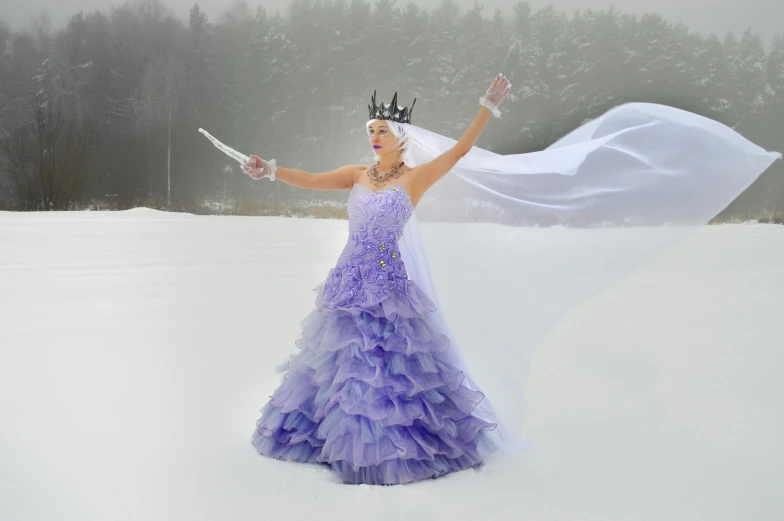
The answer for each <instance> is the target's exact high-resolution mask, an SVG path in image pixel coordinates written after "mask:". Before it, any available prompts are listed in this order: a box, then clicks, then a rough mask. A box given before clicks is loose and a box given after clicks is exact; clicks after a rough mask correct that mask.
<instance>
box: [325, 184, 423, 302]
mask: <svg viewBox="0 0 784 521" xmlns="http://www.w3.org/2000/svg"><path fill="white" fill-rule="evenodd" d="M413 211H414V204H413V202H412V201H411V197H409V195H408V193H407V192H406V191H405V190H404V189H403V187H402V186H400V185H398V184H394V185H392V186H389V187H387V188H385V189H383V190H375V191H374V190H371V189H370V188H368V187H366V186H365V185H361V184H359V183H356V184H354V186H353V187H352V188H351V193H350V194H349V198H348V228H349V236H348V241H347V242H346V245H345V247H344V248H343V251H342V252H341V254H340V257H338V261H337V265H336V266H335V267H334V268H333V269H331V270H330V272H329V275H328V276H327V279H326V281H325V282H324V283H323V284H322V285H321V286H319V287H318V288H316V291H317V292H318V293H319V296H318V298H317V299H316V303H317V305H318V306H319V307H321V308H342V309H351V310H354V311H357V310H360V309H361V310H363V311H369V312H371V313H374V314H377V313H384V314H386V313H387V312H395V313H397V314H401V315H403V316H407V315H411V316H416V315H421V314H422V313H423V312H424V310H425V309H426V308H431V307H432V302H430V300H429V299H428V298H427V297H426V296H425V295H424V293H423V292H422V291H421V290H419V288H414V291H413V292H412V284H413V283H412V282H411V281H410V280H409V278H408V274H407V273H406V268H405V265H404V263H403V259H402V258H401V255H400V248H399V244H398V243H399V240H400V238H401V237H402V235H403V229H404V228H405V226H406V223H407V222H408V219H409V218H410V217H411V214H412V213H413ZM392 293H400V294H402V295H405V296H406V297H408V301H410V303H411V304H412V309H395V310H384V309H382V307H383V306H379V304H381V303H382V302H384V301H386V300H387V299H388V297H390V295H391V294H392ZM390 302H397V306H396V307H400V306H399V304H400V299H392V300H391V301H390Z"/></svg>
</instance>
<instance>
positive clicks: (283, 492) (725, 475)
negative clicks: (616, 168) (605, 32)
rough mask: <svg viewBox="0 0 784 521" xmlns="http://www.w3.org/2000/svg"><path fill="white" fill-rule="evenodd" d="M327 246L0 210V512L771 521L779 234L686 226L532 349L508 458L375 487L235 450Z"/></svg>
mask: <svg viewBox="0 0 784 521" xmlns="http://www.w3.org/2000/svg"><path fill="white" fill-rule="evenodd" d="M559 233H564V232H563V231H561V232H559ZM568 233H571V234H580V233H585V232H583V231H575V230H571V231H568ZM346 235H347V228H346V222H345V221H332V220H312V219H284V218H276V217H209V216H193V215H182V214H166V213H161V212H155V211H151V210H146V209H137V210H131V211H127V212H116V213H103V212H73V213H35V214H15V213H3V212H0V295H2V297H1V298H0V520H2V521H33V520H40V521H70V520H74V521H92V520H95V521H99V520H100V521H114V520H129V521H130V520H133V521H140V520H144V521H157V520H161V521H164V520H165V521H169V520H171V521H175V520H187V521H202V520H205V521H206V520H210V521H213V520H230V521H234V520H236V521H244V520H249V521H250V520H253V521H261V520H269V521H273V520H284V519H307V520H313V521H321V520H333V519H334V520H341V521H345V520H349V519H363V520H364V519H374V520H400V519H405V520H420V519H422V520H434V519H437V520H442V519H443V520H463V519H465V520H483V519H493V520H525V521H529V520H530V521H540V520H570V521H571V520H575V521H593V520H624V521H627V520H634V521H638V520H639V521H643V520H667V521H676V520H695V521H697V520H700V521H702V520H711V521H720V520H727V521H739V520H744V521H746V520H748V521H775V520H781V519H784V494H783V493H782V490H784V443H782V439H784V421H783V420H782V399H784V379H783V378H782V376H781V374H782V370H783V369H782V368H784V226H775V225H759V224H745V225H740V224H739V225H721V226H711V227H705V228H703V229H702V230H701V231H700V232H699V233H697V234H696V235H694V236H692V237H691V238H690V239H688V240H687V241H685V242H684V243H681V244H679V245H678V246H677V247H675V248H674V249H672V250H670V251H668V252H667V253H666V254H665V255H663V256H661V257H659V258H657V259H656V260H655V261H653V262H651V263H650V264H648V265H646V266H644V267H643V268H641V269H639V270H637V271H635V272H634V273H633V274H632V275H630V276H629V277H628V278H626V279H624V280H623V281H621V282H620V283H618V284H615V285H614V286H612V287H610V288H609V289H608V290H606V291H604V292H602V293H601V294H599V295H597V296H596V297H595V298H593V299H591V300H590V301H588V302H586V303H585V304H583V305H581V306H579V307H577V308H575V309H574V310H572V311H571V312H570V313H569V314H568V315H567V316H566V317H565V319H564V320H563V321H562V322H561V323H560V324H559V325H558V327H557V328H556V329H555V330H553V331H552V332H551V333H550V334H549V335H548V336H547V338H546V339H545V340H544V341H543V342H541V343H540V344H539V346H538V347H537V349H536V352H535V354H534V357H533V361H532V365H531V373H530V380H529V382H528V387H527V397H528V411H529V413H528V414H529V417H528V427H529V439H530V441H531V444H532V445H531V448H529V449H528V450H526V451H523V452H521V453H518V454H516V455H514V456H512V457H507V458H505V459H492V460H490V461H489V462H488V464H487V465H485V466H484V467H482V468H481V469H479V470H476V471H474V470H471V471H464V472H459V473H455V474H452V475H449V476H446V477H444V478H441V479H438V480H433V481H428V482H423V483H416V484H412V485H405V486H398V487H374V486H366V485H361V486H348V485H342V484H340V483H339V482H338V481H337V479H336V476H335V475H334V473H332V472H331V471H330V470H329V469H327V468H322V467H316V466H307V465H300V464H294V463H287V462H281V461H277V460H271V459H267V458H263V457H262V456H259V455H258V454H256V452H255V450H254V448H253V447H252V445H251V444H250V436H251V433H252V431H253V429H254V426H255V421H256V419H257V417H258V411H259V409H260V408H261V406H262V405H263V404H264V402H265V401H266V399H267V397H268V396H269V395H270V394H271V392H272V390H273V389H274V388H275V387H276V385H277V383H278V380H279V375H277V374H276V373H275V366H276V365H277V364H279V363H280V362H281V361H283V360H285V359H286V358H287V356H288V355H289V354H290V353H292V352H294V351H295V349H296V348H295V346H294V340H295V339H296V337H297V336H298V334H299V330H298V325H299V321H300V319H301V318H302V317H304V316H305V314H306V313H307V312H308V311H309V310H310V309H311V308H312V305H313V299H314V296H315V294H314V293H313V291H312V288H313V287H315V286H316V284H318V283H319V282H320V281H321V280H323V278H324V277H325V276H326V273H327V271H328V269H329V268H331V267H332V266H333V265H334V262H335V260H336V258H337V255H338V253H339V252H340V250H341V249H342V247H343V244H344V243H345V240H346ZM545 238H546V234H543V233H541V230H540V231H539V232H538V233H536V234H532V235H531V237H530V241H531V248H532V250H533V251H536V248H537V244H536V241H540V240H544V239H545ZM575 239H577V238H576V237H575ZM464 262H466V263H469V262H470V260H469V259H465V261H464ZM467 266H468V265H467ZM468 272H471V271H470V270H468ZM471 273H472V272H471ZM473 276H479V275H473Z"/></svg>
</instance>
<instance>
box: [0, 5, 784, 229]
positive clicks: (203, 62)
mask: <svg viewBox="0 0 784 521" xmlns="http://www.w3.org/2000/svg"><path fill="white" fill-rule="evenodd" d="M499 72H503V73H504V74H505V75H506V76H507V77H509V78H510V80H511V82H512V84H513V88H512V92H511V93H510V94H509V96H508V97H507V99H506V101H505V102H504V107H503V108H504V109H505V110H504V117H502V118H501V119H499V120H495V119H493V120H492V121H491V124H490V125H488V127H487V129H486V130H485V132H484V133H483V135H482V136H481V138H480V140H479V142H478V143H477V145H478V146H481V147H483V148H487V149H490V150H493V151H495V152H498V153H502V154H508V153H521V152H528V151H534V150H540V149H543V148H545V147H547V146H548V145H549V144H550V143H552V142H553V141H555V140H557V139H558V138H560V137H561V136H563V135H565V134H566V133H568V132H569V131H570V130H572V129H573V128H575V127H576V126H578V125H579V124H581V123H582V122H585V121H587V120H589V119H591V118H594V117H596V116H598V115H600V114H601V113H603V112H604V111H606V110H608V109H609V108H611V107H613V106H615V105H618V104H620V103H624V102H628V101H645V102H655V103H665V104H668V105H672V106H675V107H678V108H682V109H685V110H689V111H692V112H695V113H698V114H702V115H705V116H708V117H710V118H713V119H716V120H718V121H720V122H722V123H724V124H726V125H729V126H731V127H732V128H734V129H736V130H737V131H739V132H740V133H741V134H743V135H745V136H746V137H748V138H749V139H751V140H752V141H754V142H755V143H757V144H759V145H760V146H763V147H764V148H767V149H769V150H779V151H784V33H782V34H781V35H779V36H777V37H775V38H774V39H773V41H772V42H770V43H769V44H768V45H767V46H766V45H765V44H764V43H763V41H762V40H761V38H760V37H759V36H758V35H757V34H756V33H754V32H753V31H752V30H750V29H749V30H746V31H744V32H743V33H742V34H735V33H732V32H729V33H726V34H723V35H716V34H708V35H703V34H697V33H694V32H692V31H690V30H689V28H688V27H687V26H685V25H683V24H680V23H678V24H675V23H671V22H669V21H667V20H665V19H664V18H662V17H661V16H658V15H656V14H644V15H641V16H636V15H631V14H626V13H623V12H620V11H618V10H616V9H614V8H610V9H607V10H600V11H594V10H584V11H578V12H576V13H574V14H573V15H567V14H566V13H564V12H561V11H558V10H557V9H556V8H554V7H553V6H548V7H545V8H542V9H539V10H533V9H532V8H531V7H530V5H529V4H528V3H527V2H525V1H519V2H518V3H517V4H516V5H515V6H514V10H513V14H512V15H511V16H507V17H504V16H503V15H502V13H501V11H500V10H496V11H495V12H494V13H493V14H492V15H490V16H486V15H485V13H483V8H482V6H481V5H480V4H478V3H477V4H475V6H474V7H473V8H472V9H470V10H465V11H464V12H463V11H461V9H459V8H458V7H457V5H456V4H455V2H454V0H443V1H442V3H441V4H440V5H439V6H438V7H436V8H434V9H432V10H431V11H427V10H424V9H421V8H420V7H418V6H417V5H416V4H414V3H408V4H406V5H405V6H402V7H399V6H397V5H395V0H375V1H374V2H373V3H372V4H371V3H370V2H368V1H367V0H292V1H291V2H290V4H289V5H288V7H287V9H286V12H285V13H284V14H281V13H279V12H275V13H269V12H267V10H265V9H264V8H262V7H257V8H255V9H252V8H251V7H250V6H249V4H248V3H246V2H245V1H243V0H238V1H236V2H235V3H234V4H233V5H231V7H230V8H228V9H227V10H226V11H224V12H223V13H222V14H221V15H220V16H219V17H218V18H217V19H216V20H210V19H208V17H207V16H206V14H205V13H204V12H203V11H202V10H201V8H200V7H199V5H198V4H194V6H193V8H192V9H191V10H190V16H189V19H188V20H180V19H178V18H177V16H175V15H174V14H173V12H172V11H171V10H170V9H169V8H168V7H167V6H166V5H165V3H163V2H161V1H160V0H134V1H129V2H127V3H125V4H122V5H120V6H118V7H115V8H113V9H111V10H108V11H94V12H89V13H84V12H79V13H76V14H74V16H73V17H72V18H71V19H70V21H69V22H68V23H67V24H66V25H65V26H64V27H61V28H57V29H54V28H52V27H51V24H49V23H48V22H47V21H46V18H45V17H41V18H39V19H37V20H36V21H35V23H32V24H31V25H30V27H28V28H26V29H20V30H13V29H11V28H10V27H9V26H8V25H7V24H5V23H2V22H0V208H5V209H18V210H42V209H52V210H61V209H71V208H83V207H84V206H85V204H86V203H87V202H88V201H102V202H105V203H110V204H112V205H113V207H116V208H129V207H133V206H137V205H144V206H151V207H158V208H171V209H176V208H194V207H195V206H194V205H196V204H197V203H198V202H200V201H235V202H237V201H239V202H241V203H242V204H244V205H245V208H246V209H247V208H255V209H256V211H258V209H259V208H263V207H265V206H267V207H272V206H275V205H278V206H275V207H276V208H277V207H279V205H280V204H281V202H285V201H293V200H294V199H296V198H299V199H298V200H301V199H302V198H303V197H309V198H311V199H314V200H316V199H323V198H330V197H340V196H339V195H335V194H327V193H318V192H313V193H307V194H303V193H301V192H302V191H300V190H298V189H296V188H293V187H290V186H287V185H285V184H283V183H259V182H254V181H252V180H250V179H249V178H248V177H247V176H243V175H242V174H241V173H240V172H239V169H238V165H237V164H236V163H234V164H232V163H231V161H230V160H228V159H227V158H226V157H223V156H222V155H221V154H220V153H219V152H217V151H216V150H215V149H214V148H213V147H212V146H211V145H210V144H209V142H208V141H206V140H205V139H204V137H203V136H202V135H201V134H199V133H198V132H197V130H198V128H200V127H203V128H205V129H206V130H208V131H209V132H210V133H212V134H213V135H215V136H216V137H218V138H219V139H221V140H222V141H224V142H225V143H227V144H229V145H230V146H233V147H235V148H237V149H239V150H242V151H245V152H246V153H248V152H255V153H258V154H259V155H261V156H262V157H265V158H267V159H271V158H275V159H277V162H278V164H282V165H284V166H287V167H291V168H301V169H304V170H308V171H312V172H320V171H326V170H331V169H333V168H335V167H336V166H338V165H340V164H344V163H356V162H362V161H367V162H370V161H372V152H371V151H370V149H369V147H368V144H367V139H366V136H365V132H364V123H365V121H366V120H367V105H368V104H369V103H370V96H371V95H372V93H373V91H374V90H377V91H378V96H377V97H378V98H380V99H381V100H384V101H387V102H388V100H390V99H391V97H392V94H393V93H394V92H397V93H398V101H399V103H400V104H401V105H410V103H411V101H413V99H414V98H417V99H418V101H417V105H416V107H415V109H414V112H413V115H412V122H414V123H415V124H417V125H419V126H423V127H426V128H429V129H432V130H434V131H436V132H439V133H442V134H444V135H448V136H451V137H453V138H455V139H457V138H459V136H460V135H461V134H462V132H463V130H464V129H465V128H466V127H467V126H468V124H469V123H470V122H471V120H472V119H473V117H474V116H475V115H476V112H477V111H478V109H479V105H478V103H477V100H478V98H479V96H480V95H482V94H483V93H484V91H485V90H486V88H487V86H488V85H489V82H490V81H491V80H492V78H493V77H494V76H495V75H496V74H497V73H499ZM781 163H782V162H781V161H780V162H777V163H776V164H775V165H774V166H773V167H772V168H771V169H770V170H769V171H768V172H767V173H765V174H764V175H763V176H761V178H760V179H759V180H758V181H757V182H756V183H755V184H754V185H752V186H751V187H750V188H749V189H748V190H747V191H746V192H745V193H744V194H742V195H741V196H740V197H739V198H738V199H737V200H736V201H735V202H733V204H732V205H731V206H730V207H729V208H728V209H727V210H726V211H725V212H724V214H725V215H738V214H748V215H764V214H770V213H772V212H784V167H782V165H781ZM251 203H253V205H255V206H253V205H251V206H247V205H249V204H251Z"/></svg>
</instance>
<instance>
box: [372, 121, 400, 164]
mask: <svg viewBox="0 0 784 521" xmlns="http://www.w3.org/2000/svg"><path fill="white" fill-rule="evenodd" d="M368 139H369V140H370V146H371V147H373V151H374V152H375V153H376V154H377V155H379V156H381V155H384V154H385V153H389V152H394V151H396V150H397V147H398V142H397V138H396V137H395V136H394V135H393V134H392V132H391V131H390V130H389V125H387V122H386V121H384V120H378V121H374V122H373V123H371V124H370V126H368Z"/></svg>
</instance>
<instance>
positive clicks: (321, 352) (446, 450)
mask: <svg viewBox="0 0 784 521" xmlns="http://www.w3.org/2000/svg"><path fill="white" fill-rule="evenodd" d="M413 211H414V206H413V203H412V201H411V199H410V198H409V196H408V194H407V193H406V192H405V190H404V189H403V188H402V187H401V186H400V185H397V184H396V185H392V186H390V187H388V188H386V189H384V190H378V191H372V190H370V189H369V188H367V187H366V186H364V185H361V184H355V185H354V187H353V188H352V189H351V193H350V195H349V199H348V216H349V239H348V242H347V244H346V246H345V248H344V249H343V252H342V253H341V255H340V257H339V258H338V262H337V265H336V266H335V267H334V268H332V269H331V270H330V271H329V274H328V275H327V278H326V280H325V281H324V282H322V283H321V284H320V285H319V286H317V287H316V288H315V290H314V291H316V293H317V296H316V306H315V309H314V310H313V311H312V312H310V313H309V314H308V315H307V316H306V317H305V318H304V319H303V320H302V322H301V327H302V336H301V338H299V339H298V340H297V341H296V345H297V347H298V348H299V349H300V351H299V352H297V353H296V354H295V355H292V357H291V359H290V361H289V364H288V371H287V372H286V374H285V377H284V380H283V382H282V383H281V384H280V386H279V387H278V388H277V389H276V390H275V392H274V393H273V394H272V396H271V397H270V400H269V402H267V403H266V404H265V405H264V407H263V408H262V410H261V413H262V414H261V418H260V419H259V420H258V421H257V422H256V425H257V429H256V432H255V433H254V434H253V437H252V442H253V445H254V446H255V447H256V449H257V450H258V452H259V453H261V454H263V455H265V456H271V457H274V458H278V459H283V460H291V461H300V462H310V463H321V464H325V465H329V466H330V467H331V468H332V469H333V470H334V471H335V472H337V473H338V475H339V476H340V478H341V479H342V480H343V482H344V483H368V484H375V485H394V484H402V483H409V482H412V481H418V480H422V479H426V478H437V477H439V476H442V475H444V474H447V473H449V472H453V471H456V470H462V469H467V468H471V467H477V466H479V465H482V463H483V462H482V458H481V456H480V454H479V451H478V445H479V444H481V442H482V438H483V436H486V431H488V430H492V429H494V428H495V427H496V424H494V423H489V422H487V421H484V420H482V419H480V418H478V417H476V416H474V415H472V414H471V413H472V411H473V409H474V408H475V407H476V405H477V404H478V403H479V402H480V401H481V400H482V399H483V398H484V396H483V395H482V393H480V392H476V391H473V390H471V389H469V388H467V387H466V386H464V385H462V382H463V380H464V378H465V375H464V373H463V372H462V371H461V370H460V368H459V367H455V366H454V365H451V364H450V363H448V362H447V361H446V360H445V356H444V354H443V353H444V352H445V351H446V350H447V349H449V339H448V338H447V336H446V335H444V334H443V333H442V332H441V331H440V330H438V328H437V327H436V325H435V323H434V322H433V321H432V320H431V318H430V317H429V314H430V312H431V311H434V310H435V306H434V304H433V301H432V300H431V299H430V298H429V297H428V296H427V294H426V293H425V292H424V291H422V289H421V288H419V287H418V286H417V285H416V284H415V283H414V282H413V281H411V280H410V279H409V278H408V275H407V274H406V267H405V266H404V264H403V261H402V260H401V257H400V250H399V249H398V241H399V240H400V237H401V236H402V234H403V227H404V226H405V224H406V221H407V220H408V218H409V217H410V216H411V214H412V212H413Z"/></svg>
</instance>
